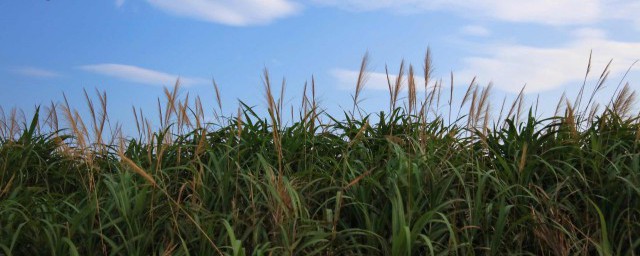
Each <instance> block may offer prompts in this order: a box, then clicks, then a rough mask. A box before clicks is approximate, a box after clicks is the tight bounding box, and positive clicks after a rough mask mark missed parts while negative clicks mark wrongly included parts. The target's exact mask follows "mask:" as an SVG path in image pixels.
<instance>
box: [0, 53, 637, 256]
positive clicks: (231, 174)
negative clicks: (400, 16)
mask: <svg viewBox="0 0 640 256" xmlns="http://www.w3.org/2000/svg"><path fill="white" fill-rule="evenodd" d="M367 63H368V59H367V57H366V56H365V58H364V59H363V61H362V63H361V73H360V75H359V76H358V82H357V85H356V90H355V93H354V95H353V108H352V109H351V110H350V111H345V113H344V118H338V117H336V116H331V115H329V114H327V113H325V112H324V111H323V110H322V109H321V107H320V106H319V105H318V104H317V101H316V96H315V81H314V79H312V80H311V83H310V87H311V88H310V91H311V92H310V93H308V92H307V88H306V87H307V86H306V85H305V90H304V95H302V102H301V105H300V106H299V108H298V109H299V110H298V111H299V112H298V117H297V118H296V119H295V120H296V121H294V122H292V124H291V125H284V124H283V121H282V120H283V117H282V115H283V113H285V111H286V110H285V109H284V108H285V106H284V104H283V100H282V99H283V95H284V88H285V83H284V82H283V83H282V85H281V88H280V93H279V95H276V94H275V93H274V90H275V88H274V84H273V82H272V81H271V80H270V78H269V73H268V71H266V70H265V71H264V92H265V97H266V102H267V110H268V114H269V116H267V117H266V118H265V117H262V116H258V115H257V114H256V112H255V110H254V109H252V108H250V107H248V106H247V105H245V104H243V103H241V104H240V106H239V109H238V113H237V116H230V117H225V116H222V115H221V114H220V112H221V110H222V102H221V101H220V98H221V96H220V91H219V90H218V87H217V84H216V83H215V81H214V82H213V84H214V91H215V94H216V99H217V107H218V108H217V110H216V112H215V113H214V116H215V122H212V123H211V122H206V121H205V114H204V109H205V108H204V107H203V106H202V103H201V100H200V99H199V98H198V97H196V98H193V97H190V95H188V94H187V95H185V96H184V97H180V96H179V94H178V91H179V82H178V83H176V85H175V87H174V88H173V90H168V89H167V90H165V96H166V104H165V105H164V106H163V105H162V104H160V100H159V101H158V114H159V117H158V119H159V121H158V122H156V124H159V125H160V126H159V127H158V128H155V129H154V128H153V126H152V124H153V123H154V122H153V121H151V120H150V119H148V117H147V116H145V115H144V113H142V112H141V111H140V110H136V109H135V108H134V109H133V113H134V116H135V125H136V129H137V131H138V135H137V137H131V136H130V137H125V136H123V135H122V134H121V132H120V130H121V129H120V128H119V126H118V125H117V124H112V123H111V122H110V120H109V118H108V115H107V113H106V109H107V107H106V106H107V96H106V94H105V93H103V92H97V95H98V103H97V104H95V103H94V101H93V100H92V98H91V97H90V96H89V94H88V93H86V92H85V96H86V102H87V106H88V109H90V116H89V117H88V118H86V119H83V118H81V116H80V115H79V114H78V112H77V111H76V110H74V109H72V108H71V107H70V106H69V103H68V101H67V100H66V98H65V102H64V104H62V105H56V104H51V106H49V107H48V108H47V109H40V108H38V109H36V111H35V115H34V116H33V118H31V120H30V121H29V122H27V121H26V120H24V118H23V117H24V115H22V118H21V114H20V112H19V111H17V110H13V111H9V112H8V114H7V113H5V112H4V111H3V112H2V119H1V120H0V255H40V254H51V255H68V254H71V255H94V254H103V255H210V254H220V255H353V254H367V255H449V254H460V255H502V254H520V255H574V254H583V255H587V254H588V255H636V254H640V150H639V149H640V148H639V145H640V144H639V142H640V124H639V122H638V120H639V119H638V117H639V116H638V115H637V114H632V113H631V111H632V110H633V103H634V100H635V93H634V92H632V91H631V90H630V89H629V86H628V85H627V86H623V87H622V88H621V89H620V90H617V92H616V95H613V96H612V100H611V101H610V102H609V104H608V105H606V106H602V107H598V106H596V105H595V103H594V101H593V98H594V96H593V95H595V93H597V91H598V90H599V89H600V88H601V87H602V84H604V83H605V80H606V77H607V74H608V68H607V69H605V71H604V72H603V73H602V74H603V75H601V76H600V80H599V81H598V84H597V85H596V86H595V89H593V94H592V95H591V96H590V97H589V98H588V100H587V101H586V102H585V101H583V98H585V97H584V90H585V88H586V78H585V84H583V86H582V88H583V89H582V90H581V91H580V93H579V95H578V96H577V99H576V100H574V101H569V100H568V99H567V97H564V96H563V97H562V98H561V99H560V102H559V104H558V108H557V111H556V115H555V116H550V117H548V118H538V117H536V109H537V106H530V107H527V106H525V103H523V102H524V101H523V98H524V94H523V91H521V92H520V94H519V95H518V96H517V97H516V99H515V100H514V101H513V103H511V104H508V103H505V102H504V101H503V102H502V105H501V107H500V110H499V113H500V114H499V115H498V116H497V118H496V116H495V113H498V111H493V109H492V107H491V104H490V102H489V95H490V86H487V87H481V86H479V85H478V84H477V83H476V82H475V79H474V81H472V82H471V83H470V85H469V87H468V88H467V90H466V93H465V94H464V95H460V96H454V90H453V84H454V83H453V79H454V77H453V74H451V78H450V79H451V84H450V85H449V87H450V88H446V86H445V85H444V84H443V82H442V80H440V81H433V79H432V77H431V76H432V72H431V69H432V64H431V54H430V52H428V53H427V55H426V58H425V63H424V67H423V72H424V78H425V79H424V81H423V82H424V84H423V85H418V83H420V82H421V81H417V80H416V79H415V77H414V76H415V74H414V73H415V69H414V67H413V66H412V65H409V67H408V70H407V68H406V65H405V64H404V62H403V63H402V64H401V65H400V69H399V70H400V71H399V75H398V76H397V77H396V79H391V77H392V76H390V75H388V76H387V77H388V78H389V79H388V87H389V95H390V100H389V111H388V112H380V113H377V114H368V113H364V112H363V111H362V109H361V108H360V107H359V106H358V105H359V103H360V102H361V97H360V96H361V92H362V90H363V89H364V88H365V87H366V84H365V82H366V80H367V72H366V69H367V66H368V65H367ZM590 66H591V65H590V63H589V68H588V71H587V75H589V71H590ZM405 79H406V83H404V82H403V81H405ZM403 84H406V86H407V87H408V88H406V89H405V88H403ZM418 86H423V87H424V92H425V94H424V95H423V96H420V95H418V91H420V90H418V89H417V87H418ZM442 87H445V88H444V90H443V88H442ZM447 89H448V90H447ZM405 92H406V93H407V95H406V96H404V93H405ZM447 94H448V95H447ZM454 97H462V101H461V104H460V105H459V106H452V105H453V104H452V102H453V99H454ZM441 98H442V102H441ZM456 108H457V109H456ZM600 109H601V110H600ZM494 112H495V113H494ZM59 118H60V119H59ZM86 120H88V122H86Z"/></svg>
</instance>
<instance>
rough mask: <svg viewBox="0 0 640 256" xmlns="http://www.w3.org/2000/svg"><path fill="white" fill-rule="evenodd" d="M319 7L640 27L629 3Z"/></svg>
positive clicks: (407, 1)
mask: <svg viewBox="0 0 640 256" xmlns="http://www.w3.org/2000/svg"><path fill="white" fill-rule="evenodd" d="M313 1H314V2H315V3H316V4H319V5H328V6H335V7H338V8H342V9H346V10H351V11H375V10H390V11H393V12H397V13H416V12H424V11H432V10H444V11H449V12H452V13H457V14H459V15H461V16H464V17H467V18H469V17H472V18H483V19H491V20H501V21H508V22H527V23H537V24H547V25H588V24H593V23H595V22H598V21H602V20H608V19H617V20H632V21H635V22H636V23H637V24H638V25H639V26H640V16H638V15H635V14H636V13H638V11H640V3H638V2H637V1H629V0H560V1H556V0H528V1H512V0H474V1H451V0H431V1H425V0H313Z"/></svg>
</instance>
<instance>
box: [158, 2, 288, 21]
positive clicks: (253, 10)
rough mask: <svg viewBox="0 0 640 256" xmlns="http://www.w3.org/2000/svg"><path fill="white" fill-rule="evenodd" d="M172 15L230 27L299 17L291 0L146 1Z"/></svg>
mask: <svg viewBox="0 0 640 256" xmlns="http://www.w3.org/2000/svg"><path fill="white" fill-rule="evenodd" d="M147 2H148V3H149V4H150V5H152V6H154V7H156V8H158V9H161V10H163V11H165V12H167V13H169V14H173V15H177V16H182V17H189V18H193V19H198V20H203V21H208V22H214V23H221V24H225V25H231V26H250V25H261V24H268V23H270V22H272V21H273V20H276V19H279V18H284V17H287V16H290V15H293V14H295V13H297V12H298V11H299V10H300V6H299V5H298V4H296V3H294V2H292V1H289V0H147Z"/></svg>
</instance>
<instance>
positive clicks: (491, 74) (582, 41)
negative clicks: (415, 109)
mask: <svg viewBox="0 0 640 256" xmlns="http://www.w3.org/2000/svg"><path fill="white" fill-rule="evenodd" d="M573 37H574V38H573V40H572V41H570V42H569V43H567V44H565V45H564V46H560V47H532V46H526V45H519V44H502V45H493V46H490V47H486V48H485V49H483V50H482V51H483V53H484V54H485V55H486V56H484V57H469V58H466V59H464V63H465V66H464V68H463V69H462V70H460V71H459V72H456V75H457V76H458V77H461V78H462V79H463V80H470V79H471V78H472V77H473V76H475V75H478V81H479V82H480V83H481V84H486V83H488V82H490V81H493V82H494V85H495V86H496V88H499V89H502V90H505V91H510V92H517V91H519V90H520V88H521V87H522V86H523V85H524V84H527V89H526V91H527V92H541V91H547V90H552V89H556V88H559V87H561V86H564V85H568V84H570V83H576V86H580V85H581V83H580V82H581V81H582V80H583V79H584V74H585V72H586V69H587V63H588V59H589V52H590V51H591V50H593V61H592V70H591V75H592V76H599V72H601V71H602V69H604V67H605V65H606V64H607V62H608V61H609V60H610V59H612V58H613V64H612V66H611V74H610V78H615V77H619V76H621V75H622V74H623V73H624V72H625V71H626V70H627V69H628V68H629V67H630V65H631V64H632V63H633V62H634V61H635V60H637V59H639V58H640V42H622V41H615V40H610V39H607V38H606V36H605V33H604V32H602V31H599V30H593V29H580V30H576V31H575V32H574V33H573ZM635 70H638V67H637V66H636V67H635Z"/></svg>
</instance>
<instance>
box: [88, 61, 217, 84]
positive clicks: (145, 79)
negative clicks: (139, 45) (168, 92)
mask: <svg viewBox="0 0 640 256" xmlns="http://www.w3.org/2000/svg"><path fill="white" fill-rule="evenodd" d="M79 68H80V69H82V70H85V71H89V72H92V73H96V74H101V75H105V76H110V77H115V78H119V79H122V80H125V81H129V82H134V83H141V84H149V85H160V86H170V85H173V84H174V83H175V82H176V80H177V79H178V78H179V79H180V84H182V85H186V86H189V85H196V84H204V83H207V82H208V80H207V79H202V78H194V77H181V76H178V75H174V74H169V73H164V72H160V71H156V70H151V69H146V68H141V67H137V66H131V65H123V64H112V63H107V64H94V65H84V66H80V67H79Z"/></svg>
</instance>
